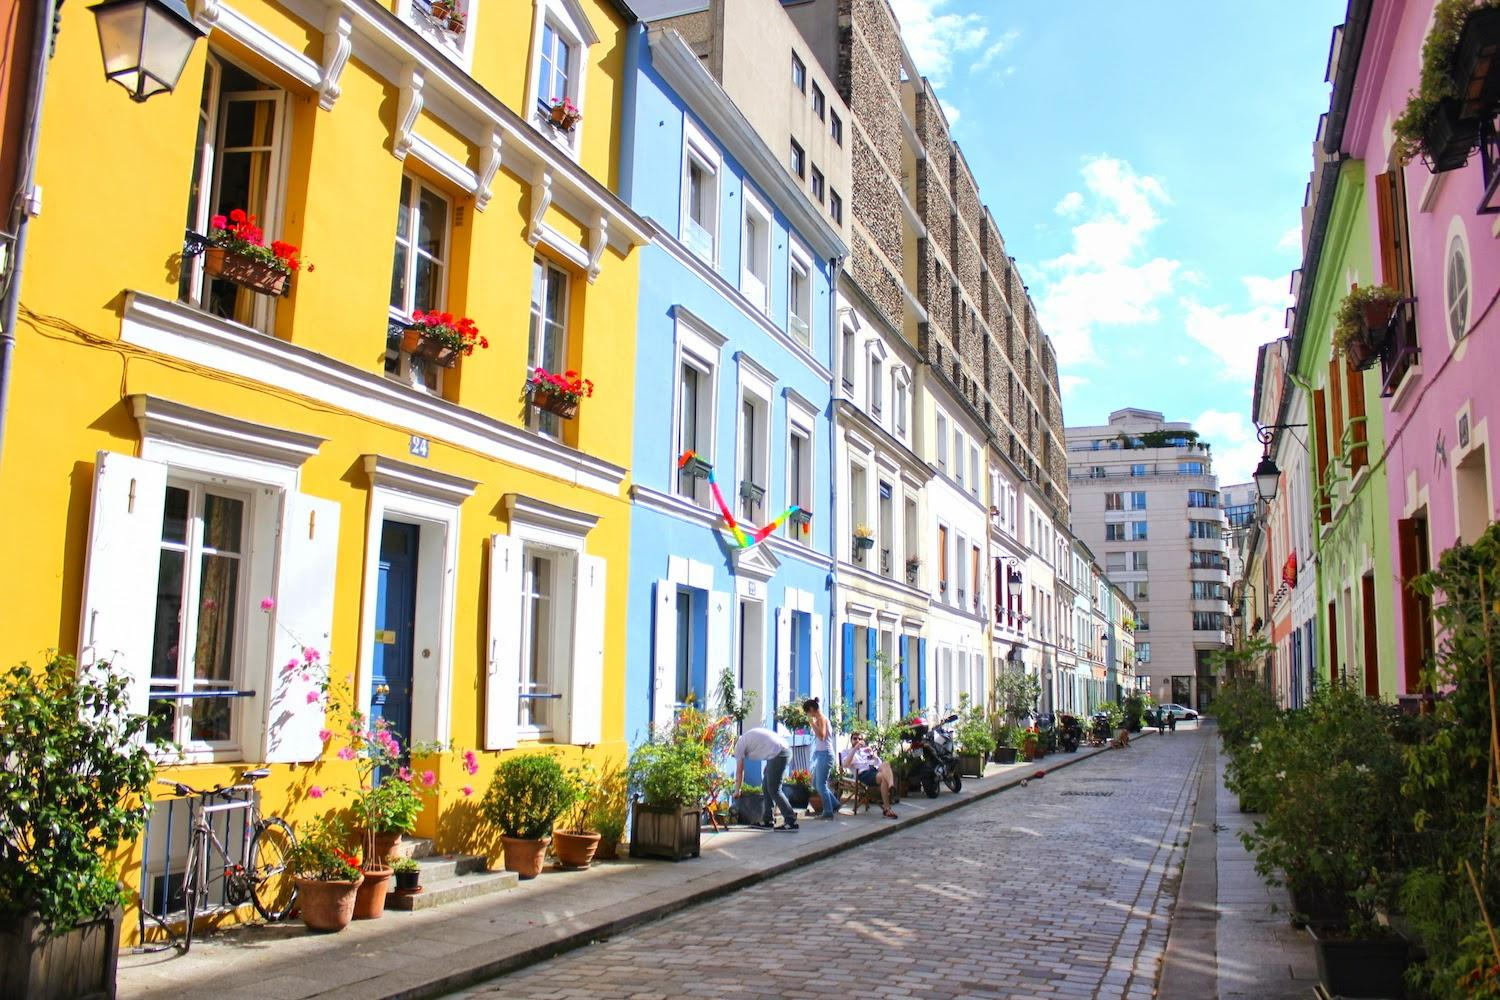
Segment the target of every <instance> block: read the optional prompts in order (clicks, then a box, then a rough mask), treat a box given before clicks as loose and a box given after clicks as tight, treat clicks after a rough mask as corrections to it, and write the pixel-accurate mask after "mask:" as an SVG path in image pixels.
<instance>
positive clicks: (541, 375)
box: [526, 368, 594, 420]
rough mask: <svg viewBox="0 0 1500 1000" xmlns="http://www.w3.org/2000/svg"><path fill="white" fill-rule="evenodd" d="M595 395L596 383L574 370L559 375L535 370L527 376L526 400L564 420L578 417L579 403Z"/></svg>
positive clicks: (542, 369) (543, 369)
mask: <svg viewBox="0 0 1500 1000" xmlns="http://www.w3.org/2000/svg"><path fill="white" fill-rule="evenodd" d="M593 394H594V383H593V382H592V381H590V380H589V379H586V378H584V377H583V376H582V375H579V374H578V373H577V372H575V371H572V370H569V371H565V372H563V373H562V374H558V373H557V372H549V371H548V370H547V369H545V368H533V369H531V373H530V374H529V375H527V376H526V398H527V399H528V400H530V401H531V405H532V406H535V407H536V408H537V409H539V410H546V411H547V412H548V413H554V414H556V415H557V416H559V417H561V418H562V419H564V420H572V419H573V418H574V417H576V416H578V403H579V401H581V400H582V399H583V398H584V397H586V396H592V395H593Z"/></svg>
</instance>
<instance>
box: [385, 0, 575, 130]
mask: <svg viewBox="0 0 1500 1000" xmlns="http://www.w3.org/2000/svg"><path fill="white" fill-rule="evenodd" d="M414 2H418V3H420V2H422V0H414ZM533 2H534V6H535V11H536V13H535V20H534V21H533V22H532V29H531V30H532V39H533V45H534V46H535V49H534V53H533V55H532V62H531V74H530V88H531V89H530V91H529V93H528V95H527V98H526V107H528V108H530V109H531V118H530V121H531V123H532V125H533V126H535V128H536V129H537V131H538V132H540V133H541V134H542V136H544V137H545V138H546V139H548V140H549V141H551V142H553V143H555V144H557V145H558V146H561V147H562V148H563V149H564V150H566V151H567V152H568V154H569V155H576V154H577V151H578V143H579V138H580V137H581V136H582V134H583V127H584V125H585V124H586V123H587V115H586V114H585V115H584V117H583V119H581V120H579V121H575V122H574V123H573V127H572V128H569V129H564V128H562V127H560V126H559V125H558V124H555V123H554V121H553V118H552V107H553V105H554V104H556V103H558V102H560V101H565V100H566V101H570V102H571V103H572V104H573V105H575V106H576V107H578V108H579V109H581V110H586V108H585V104H586V102H585V100H584V87H585V84H586V83H587V81H588V75H589V74H588V69H589V57H588V50H589V48H590V47H591V46H593V45H594V44H595V43H597V42H598V41H599V36H598V35H597V34H595V32H594V29H593V27H592V25H590V23H589V20H588V18H587V16H586V15H585V14H584V13H583V11H582V10H581V9H580V8H579V5H578V4H576V3H574V2H572V0H533ZM453 6H454V7H456V8H457V7H460V6H471V5H469V4H460V3H457V2H456V3H454V4H453ZM491 6H494V5H493V4H491ZM516 6H520V5H519V4H517V5H516ZM467 13H468V15H469V19H470V27H469V30H467V31H465V32H464V33H463V34H461V35H452V34H449V33H447V32H437V33H436V35H438V36H441V37H440V38H435V39H433V40H434V44H436V45H437V46H438V47H439V48H440V49H441V48H443V47H444V44H445V43H448V44H450V45H452V44H456V45H457V46H458V47H459V48H462V47H463V46H469V45H472V42H471V41H470V39H471V37H472V36H473V34H474V30H473V13H474V12H473V10H472V9H470V10H469V11H468V12H467ZM428 37H429V38H432V35H431V34H429V36H428ZM463 63H464V68H465V69H468V53H467V52H465V53H464V60H463Z"/></svg>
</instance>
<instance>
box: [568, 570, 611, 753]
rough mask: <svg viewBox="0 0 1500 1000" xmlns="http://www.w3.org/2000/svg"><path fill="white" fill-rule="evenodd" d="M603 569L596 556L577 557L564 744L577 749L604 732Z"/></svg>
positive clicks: (594, 740)
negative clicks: (571, 672) (571, 664)
mask: <svg viewBox="0 0 1500 1000" xmlns="http://www.w3.org/2000/svg"><path fill="white" fill-rule="evenodd" d="M604 568H605V564H604V560H603V559H600V558H599V557H598V556H590V555H579V557H578V580H577V582H576V583H575V584H574V590H573V593H574V605H573V676H571V677H570V678H568V734H567V739H566V741H565V742H568V743H576V744H578V745H580V746H583V745H591V744H594V743H598V742H599V741H600V739H601V738H602V737H603V730H604V722H603V718H602V716H603V714H604V593H605V589H604Z"/></svg>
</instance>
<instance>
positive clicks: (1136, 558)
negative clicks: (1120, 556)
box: [1130, 552, 1149, 571]
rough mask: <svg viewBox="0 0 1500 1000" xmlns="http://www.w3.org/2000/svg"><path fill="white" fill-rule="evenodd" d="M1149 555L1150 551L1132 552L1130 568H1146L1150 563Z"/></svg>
mask: <svg viewBox="0 0 1500 1000" xmlns="http://www.w3.org/2000/svg"><path fill="white" fill-rule="evenodd" d="M1148 555H1149V553H1146V552H1132V553H1130V568H1131V569H1133V570H1137V571H1139V570H1143V569H1146V568H1147V565H1148V560H1147V556H1148Z"/></svg>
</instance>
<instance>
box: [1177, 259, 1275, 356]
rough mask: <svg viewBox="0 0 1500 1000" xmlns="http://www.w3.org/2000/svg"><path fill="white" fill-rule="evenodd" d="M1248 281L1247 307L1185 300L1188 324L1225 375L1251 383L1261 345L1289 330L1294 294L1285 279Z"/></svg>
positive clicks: (1185, 317) (1248, 278) (1197, 339)
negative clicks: (1291, 295)
mask: <svg viewBox="0 0 1500 1000" xmlns="http://www.w3.org/2000/svg"><path fill="white" fill-rule="evenodd" d="M1240 280H1241V281H1243V282H1244V285H1245V291H1246V296H1247V298H1248V299H1249V301H1250V306H1249V308H1247V309H1244V310H1239V311H1236V310H1234V309H1232V308H1231V307H1229V306H1225V305H1213V306H1206V305H1203V304H1202V303H1200V302H1198V301H1196V300H1194V299H1183V300H1182V308H1183V311H1184V314H1185V315H1184V320H1183V323H1184V327H1185V328H1186V330H1187V334H1188V336H1189V337H1192V338H1193V339H1194V340H1195V341H1197V342H1198V343H1199V344H1201V345H1202V346H1203V347H1204V348H1205V349H1206V350H1207V351H1208V353H1209V354H1210V355H1211V356H1212V357H1213V358H1214V359H1215V360H1217V361H1218V364H1219V371H1217V372H1216V373H1215V374H1217V375H1218V376H1219V377H1221V378H1228V379H1234V380H1237V381H1241V382H1249V381H1251V380H1253V379H1254V378H1255V358H1256V353H1257V350H1258V349H1259V347H1260V345H1261V344H1264V343H1266V342H1267V341H1271V340H1275V339H1277V338H1278V337H1280V336H1282V335H1283V334H1285V332H1286V329H1285V327H1286V307H1287V306H1289V305H1290V304H1291V297H1290V296H1289V295H1288V294H1287V291H1286V281H1285V280H1284V279H1282V278H1262V277H1258V276H1251V277H1246V278H1242V279H1240Z"/></svg>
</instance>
